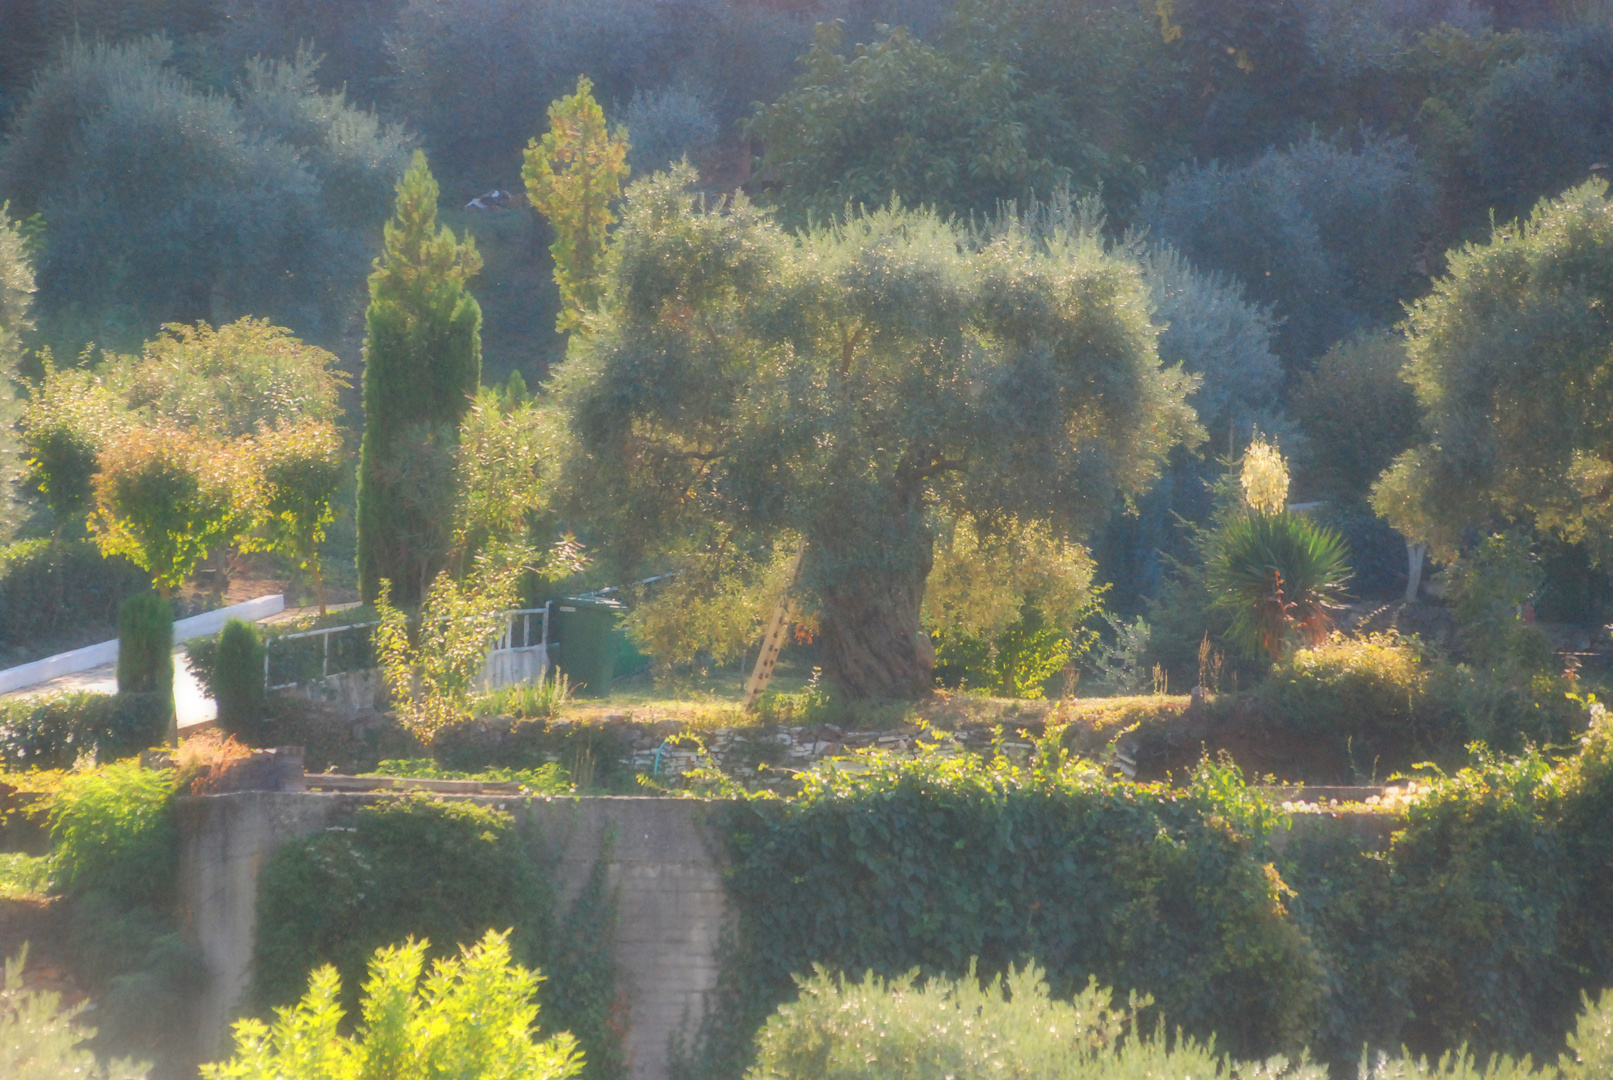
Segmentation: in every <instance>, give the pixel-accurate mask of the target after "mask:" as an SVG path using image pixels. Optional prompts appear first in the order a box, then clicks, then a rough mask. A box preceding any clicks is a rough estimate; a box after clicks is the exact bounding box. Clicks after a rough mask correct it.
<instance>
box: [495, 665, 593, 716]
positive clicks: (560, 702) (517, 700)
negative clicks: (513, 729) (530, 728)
mask: <svg viewBox="0 0 1613 1080" xmlns="http://www.w3.org/2000/svg"><path fill="white" fill-rule="evenodd" d="M570 700H571V680H570V679H568V678H566V673H565V672H564V671H561V670H560V669H559V668H556V669H555V670H554V673H553V675H545V677H544V678H543V679H542V680H541V681H539V682H535V683H533V682H524V683H517V684H515V685H513V686H500V687H498V688H497V689H494V690H489V691H488V692H487V693H485V694H481V695H479V696H478V697H477V698H476V699H475V701H474V702H473V704H472V707H473V708H474V709H475V710H476V715H477V716H508V717H511V718H513V719H516V720H554V719H557V718H558V717H559V716H560V712H561V710H562V709H564V708H565V706H566V702H568V701H570Z"/></svg>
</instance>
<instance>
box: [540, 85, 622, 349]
mask: <svg viewBox="0 0 1613 1080" xmlns="http://www.w3.org/2000/svg"><path fill="white" fill-rule="evenodd" d="M593 91H594V84H593V83H591V82H589V81H588V77H587V76H586V75H579V76H577V92H576V93H574V94H571V95H569V96H567V97H563V98H561V99H560V100H559V101H556V102H554V103H553V104H551V105H550V106H549V131H548V133H547V134H545V135H544V136H543V137H542V138H541V139H536V138H535V139H533V140H532V141H531V142H530V143H528V144H527V148H526V160H525V163H524V164H523V165H522V166H521V177H522V179H524V180H525V181H526V191H527V198H528V199H530V200H531V202H532V205H533V206H535V207H537V209H538V212H539V213H541V214H543V216H544V217H546V218H548V219H549V226H550V228H552V229H553V230H554V243H553V244H551V245H550V247H549V253H550V254H551V255H553V256H554V280H555V284H557V285H559V286H560V318H559V319H558V320H557V321H556V325H555V329H556V330H558V331H560V332H561V333H565V332H566V331H568V330H574V329H576V328H577V327H578V326H579V325H581V323H582V319H583V316H584V315H585V314H587V313H588V312H589V311H592V310H593V309H594V308H595V307H597V306H598V305H599V299H600V297H601V296H602V295H604V291H605V285H604V272H605V256H606V252H607V250H608V248H607V242H608V240H609V232H608V231H609V229H610V227H611V225H612V224H614V223H615V221H616V218H615V216H614V215H613V214H612V213H611V208H610V207H611V203H612V202H613V201H615V199H616V197H617V196H618V195H620V194H621V191H622V181H623V180H625V179H626V178H627V149H628V146H627V132H626V131H625V130H623V129H622V128H620V127H618V128H616V129H615V130H611V129H609V128H608V127H607V126H606V123H605V111H604V110H603V109H601V108H600V107H599V102H597V101H595V100H594V92H593Z"/></svg>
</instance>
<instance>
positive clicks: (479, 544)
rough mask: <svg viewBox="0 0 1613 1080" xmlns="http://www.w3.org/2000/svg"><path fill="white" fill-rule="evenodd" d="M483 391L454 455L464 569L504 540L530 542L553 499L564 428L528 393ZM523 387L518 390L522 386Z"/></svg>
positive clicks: (456, 529)
mask: <svg viewBox="0 0 1613 1080" xmlns="http://www.w3.org/2000/svg"><path fill="white" fill-rule="evenodd" d="M519 375H520V373H519V372H512V373H511V377H512V385H511V386H510V387H509V390H510V393H509V394H507V395H506V394H500V392H499V391H497V390H491V389H489V390H483V391H481V393H479V394H478V395H477V396H476V400H475V402H474V403H473V404H472V405H471V407H470V410H469V411H468V412H467V413H466V414H465V419H464V423H462V424H461V425H460V428H459V443H458V446H457V448H456V450H455V454H454V486H455V505H454V510H453V541H452V542H453V551H452V555H451V558H450V562H451V564H452V569H453V571H454V572H455V573H456V574H460V575H463V574H464V573H466V572H467V571H469V570H470V569H471V567H472V566H473V565H474V564H475V560H476V558H477V556H478V555H481V554H482V553H484V552H486V551H488V550H489V549H490V548H497V547H499V546H500V545H510V544H523V543H525V542H526V540H527V536H528V529H529V527H530V525H531V519H532V515H533V514H535V513H536V512H537V511H539V510H541V509H542V508H543V506H544V505H545V503H546V502H547V500H548V495H549V492H548V490H547V488H548V484H549V481H550V479H551V477H552V474H553V472H554V467H555V459H556V457H557V452H556V451H557V446H556V444H557V443H558V441H559V436H560V432H559V431H558V427H559V424H558V418H557V417H556V416H555V415H554V414H553V412H552V410H549V409H546V408H543V407H541V406H539V405H537V404H535V403H534V402H533V401H532V400H531V398H530V397H526V398H525V400H521V398H522V397H524V396H525V384H524V383H515V382H514V380H515V379H517V378H518V377H519ZM517 391H519V392H517Z"/></svg>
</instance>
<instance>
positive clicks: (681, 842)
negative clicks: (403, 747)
mask: <svg viewBox="0 0 1613 1080" xmlns="http://www.w3.org/2000/svg"><path fill="white" fill-rule="evenodd" d="M378 798H380V796H376V795H351V794H323V793H311V794H310V793H289V792H262V791H250V792H236V793H232V794H228V795H205V796H195V797H190V798H184V799H181V800H179V821H180V828H181V833H182V846H181V849H180V865H179V896H180V905H181V916H182V919H183V923H184V926H185V928H186V931H187V933H188V934H189V935H190V936H191V937H192V939H193V940H194V941H195V943H196V944H197V945H198V946H199V947H200V949H201V953H202V957H203V964H204V969H205V979H206V985H205V986H204V987H203V990H202V993H201V994H200V995H199V996H198V999H197V1001H198V1003H197V1013H196V1019H195V1023H196V1033H197V1042H198V1047H199V1052H200V1054H201V1056H202V1060H218V1059H219V1058H221V1057H223V1056H224V1055H225V1054H227V1052H228V1050H229V1046H230V1041H229V1038H228V1034H229V1023H230V1021H231V1020H233V1019H234V1017H235V1016H236V1015H237V1013H238V1010H239V1006H240V1003H241V1001H242V997H243V995H244V994H245V992H246V990H247V988H248V986H249V985H250V982H251V959H252V942H253V934H254V929H255V923H256V910H255V906H256V901H257V878H258V873H259V872H260V871H261V870H262V868H263V866H264V865H265V864H266V863H267V862H268V860H269V858H270V857H271V856H272V855H273V854H274V852H275V851H276V850H278V849H279V848H280V847H281V846H282V845H284V844H285V843H287V842H288V841H290V840H293V839H295V838H297V837H299V836H305V835H308V834H309V833H314V832H318V831H320V830H322V829H326V828H330V827H332V826H340V825H341V824H343V823H344V822H346V821H347V820H349V819H350V818H351V817H352V815H353V813H354V811H356V810H357V808H358V807H360V806H362V805H364V804H366V803H369V802H373V801H375V800H376V799H378ZM472 801H474V802H477V803H480V804H482V805H488V806H496V807H499V808H501V809H504V810H508V811H510V812H512V813H514V814H515V815H517V817H518V818H521V817H525V818H527V819H528V820H530V821H531V823H532V824H533V825H534V826H535V827H536V828H535V829H534V830H533V834H534V835H535V836H536V837H538V838H539V839H538V840H537V841H536V842H537V843H539V844H541V845H543V848H544V850H542V851H540V852H537V853H536V854H538V855H539V856H540V857H541V858H542V859H543V860H544V861H545V862H546V863H547V864H549V865H552V866H553V867H555V873H556V875H557V877H558V882H557V884H558V885H559V890H560V894H561V905H562V907H561V910H562V911H563V910H565V906H566V905H567V904H569V903H570V901H571V900H572V899H574V898H575V897H576V895H577V894H578V892H579V891H580V890H581V889H582V888H583V886H584V885H585V884H586V882H587V880H588V877H589V875H590V873H592V871H593V868H594V864H595V862H596V861H597V860H598V858H599V856H600V854H601V852H602V851H604V850H606V843H605V841H606V838H607V836H609V837H611V843H610V845H609V858H608V861H607V862H606V873H607V880H608V881H609V883H610V885H611V887H612V888H613V889H614V890H615V891H616V896H617V903H618V925H617V932H616V964H617V988H618V993H619V1003H620V1006H621V1007H622V1010H623V1014H624V1019H625V1021H626V1035H625V1043H626V1051H627V1058H628V1075H629V1076H630V1077H631V1078H632V1080H664V1078H665V1077H666V1075H667V1049H668V1045H669V1040H670V1039H671V1037H672V1035H673V1034H674V1033H675V1032H677V1031H678V1030H679V1029H680V1028H682V1027H683V1026H684V1025H685V1024H687V1025H688V1026H689V1027H688V1030H690V1031H691V1032H692V1031H693V1030H694V1027H695V1025H698V1024H699V1022H700V1016H701V1013H702V1011H703V1009H704V1007H705V1003H706V998H707V995H708V994H709V993H710V991H711V990H712V989H713V988H714V987H715V986H716V982H717V955H716V954H717V942H718V937H719V935H720V933H721V930H722V926H723V921H724V918H725V911H724V906H723V904H724V901H723V892H722V873H721V868H720V867H719V865H718V864H717V861H716V859H715V858H714V855H713V851H714V848H713V846H712V845H711V844H710V843H709V842H708V837H707V833H706V831H705V828H704V826H703V824H702V821H703V817H704V813H705V809H704V805H703V804H701V803H699V802H696V801H693V800H686V799H660V798H631V797H629V798H584V799H531V800H524V799H512V798H505V799H499V798H490V797H474V798H473V799H472Z"/></svg>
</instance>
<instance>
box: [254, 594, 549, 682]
mask: <svg viewBox="0 0 1613 1080" xmlns="http://www.w3.org/2000/svg"><path fill="white" fill-rule="evenodd" d="M377 625H379V624H377V623H373V622H368V623H349V624H347V625H346V626H327V627H321V628H320V629H318V630H303V631H299V632H298V633H295V634H284V635H282V636H280V637H276V638H270V639H269V640H268V641H267V642H265V643H264V650H263V682H264V686H265V687H266V688H267V689H270V690H289V689H291V688H293V687H296V686H302V685H304V684H305V683H307V682H310V681H312V680H314V679H328V678H330V677H331V676H332V675H339V674H342V673H343V672H348V671H360V670H365V669H368V668H370V667H373V666H374V658H373V653H372V652H371V646H370V645H369V643H368V641H364V642H362V643H361V644H359V645H358V647H357V648H356V649H355V647H354V645H353V644H349V643H347V642H339V643H338V645H337V659H336V663H335V668H336V670H334V671H333V670H332V662H331V642H332V639H334V638H335V637H336V635H338V634H355V635H356V634H357V632H360V631H365V630H373V629H374V628H375V627H376V626H377ZM315 638H318V639H320V641H319V644H318V645H317V646H315V648H316V649H317V652H318V657H319V673H318V674H317V675H315V674H314V673H313V670H312V668H313V657H312V656H310V655H307V654H305V655H304V656H302V657H301V658H300V663H296V664H295V665H293V666H294V667H295V668H298V669H301V670H297V672H296V674H297V675H298V677H297V678H294V679H291V680H290V681H286V682H279V683H275V682H273V681H271V680H272V674H271V664H272V662H273V661H274V659H275V653H276V649H277V647H278V649H279V651H280V653H281V654H284V653H285V652H286V651H287V646H286V645H285V644H284V643H285V642H291V641H308V642H310V643H311V642H312V640H313V639H315ZM343 654H346V655H345V656H344V655H343ZM355 655H361V656H363V657H365V658H366V660H365V662H363V663H359V664H355V663H353V662H352V661H353V660H354V659H355ZM548 670H549V608H548V607H541V608H517V609H515V610H513V611H506V612H505V613H504V632H503V633H501V634H500V635H499V637H498V640H496V641H495V642H494V643H493V647H492V649H490V650H489V651H488V654H487V663H486V664H485V666H484V667H483V669H482V676H481V679H480V680H478V682H479V685H480V688H481V689H483V690H492V689H495V688H497V687H500V686H513V685H516V684H519V683H525V682H542V681H543V679H544V677H545V676H546V675H547V674H548Z"/></svg>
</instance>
